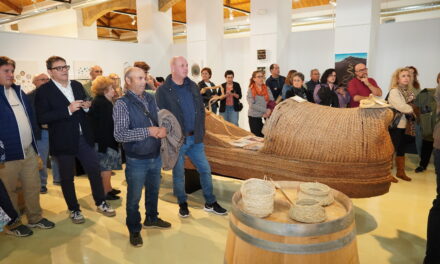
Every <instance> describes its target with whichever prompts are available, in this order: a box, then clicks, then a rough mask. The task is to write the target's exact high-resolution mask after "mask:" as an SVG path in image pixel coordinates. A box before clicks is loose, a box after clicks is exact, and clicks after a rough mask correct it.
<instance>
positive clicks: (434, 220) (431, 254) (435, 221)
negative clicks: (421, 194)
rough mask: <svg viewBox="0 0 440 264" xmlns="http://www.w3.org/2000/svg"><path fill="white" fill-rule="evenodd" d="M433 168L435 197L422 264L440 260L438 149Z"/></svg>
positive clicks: (439, 151)
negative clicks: (435, 184) (435, 179)
mask: <svg viewBox="0 0 440 264" xmlns="http://www.w3.org/2000/svg"><path fill="white" fill-rule="evenodd" d="M434 166H435V175H436V178H437V187H436V190H437V195H436V197H435V199H434V201H433V202H432V208H431V210H430V211H429V215H428V231H427V243H426V257H425V261H424V262H423V263H425V264H428V263H438V261H439V260H440V149H434Z"/></svg>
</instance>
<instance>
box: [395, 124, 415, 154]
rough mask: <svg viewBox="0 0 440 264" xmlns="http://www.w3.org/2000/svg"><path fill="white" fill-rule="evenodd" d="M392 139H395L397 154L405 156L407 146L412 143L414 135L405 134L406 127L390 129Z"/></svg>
mask: <svg viewBox="0 0 440 264" xmlns="http://www.w3.org/2000/svg"><path fill="white" fill-rule="evenodd" d="M389 132H390V136H391V140H392V141H393V145H394V151H395V152H396V156H398V157H401V156H405V147H406V145H408V144H409V143H411V140H412V137H411V136H409V135H406V134H405V129H404V128H395V129H390V130H389Z"/></svg>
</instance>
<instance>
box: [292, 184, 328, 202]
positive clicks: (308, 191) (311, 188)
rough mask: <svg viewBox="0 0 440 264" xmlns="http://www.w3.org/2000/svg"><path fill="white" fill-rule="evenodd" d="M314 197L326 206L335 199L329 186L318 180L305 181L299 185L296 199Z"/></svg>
mask: <svg viewBox="0 0 440 264" xmlns="http://www.w3.org/2000/svg"><path fill="white" fill-rule="evenodd" d="M307 198H309V199H315V200H317V201H319V202H320V204H321V205H322V206H327V205H330V204H332V203H333V202H334V201H335V198H334V197H333V194H332V192H331V189H330V187H328V186H327V185H325V184H322V183H319V182H306V183H301V184H300V185H299V191H298V199H307Z"/></svg>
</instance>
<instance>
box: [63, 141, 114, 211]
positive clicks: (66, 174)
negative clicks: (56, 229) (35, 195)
mask: <svg viewBox="0 0 440 264" xmlns="http://www.w3.org/2000/svg"><path fill="white" fill-rule="evenodd" d="M75 157H76V158H78V159H79V161H80V162H81V165H82V166H83V168H84V170H85V171H86V173H87V176H89V181H90V185H91V187H92V196H93V200H95V205H97V206H98V205H100V204H101V203H102V202H104V201H105V194H104V187H103V186H102V178H101V170H100V168H99V161H98V154H97V153H96V151H95V149H94V148H93V147H92V146H90V145H89V144H88V143H87V142H86V140H85V138H84V137H83V136H80V137H79V142H78V153H77V154H76V155H59V156H57V160H58V165H59V166H60V176H61V190H62V191H63V195H64V200H66V203H67V207H68V208H69V210H70V211H77V210H79V203H78V199H77V198H76V193H75V184H74V181H73V170H74V168H75Z"/></svg>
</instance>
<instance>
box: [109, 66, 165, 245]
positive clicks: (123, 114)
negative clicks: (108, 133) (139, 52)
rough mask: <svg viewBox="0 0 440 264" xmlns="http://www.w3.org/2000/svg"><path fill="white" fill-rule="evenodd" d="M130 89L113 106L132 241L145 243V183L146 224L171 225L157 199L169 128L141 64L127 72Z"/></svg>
mask: <svg viewBox="0 0 440 264" xmlns="http://www.w3.org/2000/svg"><path fill="white" fill-rule="evenodd" d="M124 79H125V84H126V88H127V92H126V93H125V95H124V96H123V97H121V98H120V99H118V100H117V101H116V103H115V106H114V108H113V119H114V122H115V130H114V136H115V139H116V140H117V141H118V142H122V144H123V147H124V150H125V155H126V158H127V166H126V168H125V178H126V179H127V218H126V224H127V227H128V231H129V232H130V243H131V244H132V245H133V246H135V247H140V246H142V244H143V242H142V237H141V235H140V231H141V229H142V225H141V223H140V222H141V215H140V213H139V201H140V199H141V196H142V188H143V187H144V186H145V215H146V216H145V221H144V224H143V227H144V228H169V227H171V224H170V223H168V222H166V221H164V220H162V219H160V218H159V217H158V214H159V213H158V211H157V203H158V198H159V187H160V170H161V167H162V161H161V158H160V143H161V142H160V139H161V138H164V137H166V135H167V131H166V129H165V128H164V127H159V126H158V115H157V112H158V110H159V109H158V108H157V105H156V102H155V100H154V97H153V95H151V94H149V93H146V92H145V83H146V79H145V73H144V71H143V70H142V69H140V68H138V67H130V68H128V69H127V70H126V72H125V77H124Z"/></svg>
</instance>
